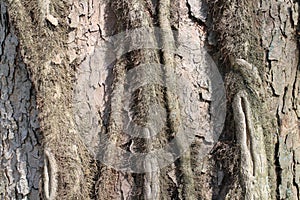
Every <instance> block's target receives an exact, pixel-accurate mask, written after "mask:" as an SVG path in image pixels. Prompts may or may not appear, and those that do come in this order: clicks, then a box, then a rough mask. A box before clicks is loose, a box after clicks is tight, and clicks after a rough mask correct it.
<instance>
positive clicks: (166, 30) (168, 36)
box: [158, 0, 196, 199]
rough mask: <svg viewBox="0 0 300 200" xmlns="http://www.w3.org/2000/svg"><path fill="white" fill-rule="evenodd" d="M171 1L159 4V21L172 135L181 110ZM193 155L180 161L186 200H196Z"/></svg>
mask: <svg viewBox="0 0 300 200" xmlns="http://www.w3.org/2000/svg"><path fill="white" fill-rule="evenodd" d="M170 3H171V2H170V0H160V1H159V4H158V9H159V10H158V21H159V25H160V28H161V29H162V59H163V64H164V73H165V82H166V83H165V84H166V90H167V91H166V101H167V108H168V112H169V113H168V120H169V124H170V127H169V128H170V133H171V135H173V136H174V135H176V133H178V126H180V123H181V119H180V110H179V102H178V100H177V98H176V96H175V94H176V84H177V81H176V77H174V76H173V74H174V72H175V63H174V56H175V55H174V50H175V41H174V36H173V32H172V29H171V23H170V8H171V4H170ZM182 142H183V141H179V142H178V144H177V145H178V146H179V149H183V147H182V146H181V145H182ZM190 159H191V153H190V150H189V149H188V150H186V152H184V153H183V155H182V156H181V157H180V159H179V163H180V171H181V173H182V182H183V184H182V188H181V189H182V194H181V195H182V197H183V198H184V199H195V198H196V197H195V194H194V193H195V188H194V179H193V173H192V169H191V160H190Z"/></svg>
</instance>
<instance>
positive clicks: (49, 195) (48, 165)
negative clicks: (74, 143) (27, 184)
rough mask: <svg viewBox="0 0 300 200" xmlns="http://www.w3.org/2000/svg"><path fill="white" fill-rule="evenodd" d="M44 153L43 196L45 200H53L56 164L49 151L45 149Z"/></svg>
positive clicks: (55, 189) (55, 186)
mask: <svg viewBox="0 0 300 200" xmlns="http://www.w3.org/2000/svg"><path fill="white" fill-rule="evenodd" d="M44 153H45V158H44V194H45V198H46V199H47V200H54V199H55V197H56V192H57V164H56V160H55V157H54V155H53V154H52V153H51V151H50V150H49V149H45V152H44Z"/></svg>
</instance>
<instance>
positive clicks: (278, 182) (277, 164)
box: [274, 118, 282, 199]
mask: <svg viewBox="0 0 300 200" xmlns="http://www.w3.org/2000/svg"><path fill="white" fill-rule="evenodd" d="M278 119H280V118H278ZM279 143H280V141H279V136H277V142H276V143H275V154H274V156H275V158H274V160H275V163H274V164H275V172H276V197H277V198H278V199H279V198H280V190H279V188H280V185H281V171H282V170H281V167H280V161H279V145H280V144H279Z"/></svg>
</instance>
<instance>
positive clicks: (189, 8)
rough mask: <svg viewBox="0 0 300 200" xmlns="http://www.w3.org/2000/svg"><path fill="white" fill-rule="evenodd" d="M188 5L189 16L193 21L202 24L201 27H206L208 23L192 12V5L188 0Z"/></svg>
mask: <svg viewBox="0 0 300 200" xmlns="http://www.w3.org/2000/svg"><path fill="white" fill-rule="evenodd" d="M186 7H187V8H188V16H189V18H190V19H191V20H192V22H194V23H195V24H197V25H199V26H201V27H206V23H205V22H203V21H201V20H200V19H198V18H197V17H195V16H194V15H193V13H192V10H191V5H190V4H189V1H188V0H186Z"/></svg>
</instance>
